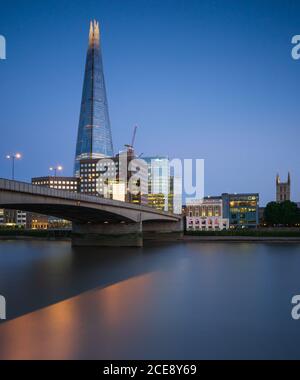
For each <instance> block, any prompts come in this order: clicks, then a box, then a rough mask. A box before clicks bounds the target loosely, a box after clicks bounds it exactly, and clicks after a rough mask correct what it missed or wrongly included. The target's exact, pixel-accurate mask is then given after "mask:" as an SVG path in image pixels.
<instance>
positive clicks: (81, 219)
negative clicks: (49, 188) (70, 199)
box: [0, 203, 134, 223]
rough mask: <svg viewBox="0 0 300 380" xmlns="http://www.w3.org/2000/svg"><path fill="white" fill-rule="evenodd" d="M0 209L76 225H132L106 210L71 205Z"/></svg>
mask: <svg viewBox="0 0 300 380" xmlns="http://www.w3.org/2000/svg"><path fill="white" fill-rule="evenodd" d="M0 208H6V209H10V210H22V211H26V212H33V213H37V214H42V215H48V216H53V217H57V218H61V219H65V220H69V221H71V222H77V223H88V222H89V223H104V222H108V223H117V222H125V223H133V222H134V220H132V219H130V218H127V217H125V216H123V215H119V214H115V213H112V212H108V211H106V210H101V209H95V208H89V207H84V206H78V205H76V206H73V205H62V204H59V205H55V204H47V203H43V204H36V203H32V204H30V203H28V204H15V203H14V204H0Z"/></svg>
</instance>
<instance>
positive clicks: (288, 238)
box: [184, 228, 300, 244]
mask: <svg viewBox="0 0 300 380" xmlns="http://www.w3.org/2000/svg"><path fill="white" fill-rule="evenodd" d="M184 240H185V241H199V242H209V241H213V242H230V243H232V242H253V243H255V242H270V243H298V244H299V243H300V229H299V228H280V229H276V228H259V229H248V230H247V229H245V230H223V231H186V232H185V234H184Z"/></svg>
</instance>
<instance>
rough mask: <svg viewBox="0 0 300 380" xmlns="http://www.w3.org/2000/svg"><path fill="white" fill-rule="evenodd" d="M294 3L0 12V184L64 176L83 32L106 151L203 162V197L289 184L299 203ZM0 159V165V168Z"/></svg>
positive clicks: (72, 5) (4, 8)
mask: <svg viewBox="0 0 300 380" xmlns="http://www.w3.org/2000/svg"><path fill="white" fill-rule="evenodd" d="M299 14H300V2H299V1H297V0H295V1H287V0H281V1H279V0H270V1H266V0H265V1H264V0H260V1H246V0H244V1H238V0H236V1H230V0H228V1H225V0H224V1H221V0H207V1H204V0H203V1H200V0H198V1H195V0H185V1H183V0H159V1H157V0H147V1H146V0H139V1H133V0H109V1H108V0H97V1H92V0H85V1H80V0H73V1H71V0H70V1H66V0H60V1H56V0H52V1H50V0H43V1H39V2H37V1H32V0H26V1H25V0H23V1H20V0H14V1H6V0H0V34H1V35H4V36H5V38H6V41H7V60H6V61H3V60H2V61H0V130H1V139H0V176H1V177H8V176H9V175H10V166H9V162H7V161H5V159H4V157H5V155H6V154H7V153H10V152H14V151H20V152H22V154H23V156H24V157H23V159H22V161H20V162H18V163H17V167H16V176H17V178H18V179H22V180H30V178H31V177H32V176H39V175H47V174H48V173H49V172H48V167H49V166H51V165H54V164H56V163H60V164H62V165H63V166H64V174H65V175H71V174H72V169H73V160H74V151H75V142H76V134H77V127H78V118H79V110H80V101H81V92H82V81H83V74H84V64H85V55H86V49H87V39H88V27H89V20H90V19H92V18H95V19H97V20H98V21H99V22H100V24H101V29H102V52H103V60H104V70H105V77H106V87H107V93H108V101H109V109H110V118H111V125H112V133H113V140H114V146H115V150H118V149H120V148H122V146H123V144H124V143H128V142H129V141H130V140H131V135H132V131H133V125H134V124H138V125H139V126H140V128H139V130H138V133H137V138H136V149H137V151H138V152H139V153H142V152H143V153H144V155H151V156H152V155H156V154H158V155H168V156H170V157H179V158H204V159H205V192H206V194H207V195H213V194H219V193H221V192H259V193H260V195H261V203H262V204H264V203H266V202H267V201H269V200H272V199H274V196H275V194H274V192H275V185H274V184H275V175H276V173H277V172H280V174H281V175H282V177H284V178H285V177H286V175H287V171H288V170H290V171H291V173H292V182H293V191H292V192H293V199H294V200H296V201H300V165H299V161H300V158H299V153H298V151H299V137H300V132H299V117H298V109H299V93H300V60H299V61H295V60H293V59H292V58H291V48H292V45H291V38H292V36H293V35H295V34H300V21H299ZM1 157H2V158H1Z"/></svg>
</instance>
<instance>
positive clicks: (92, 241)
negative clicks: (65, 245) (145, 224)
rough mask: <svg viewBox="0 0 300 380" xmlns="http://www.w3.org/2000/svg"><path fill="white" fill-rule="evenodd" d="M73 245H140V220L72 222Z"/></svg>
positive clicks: (141, 241)
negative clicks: (95, 222) (133, 221)
mask: <svg viewBox="0 0 300 380" xmlns="http://www.w3.org/2000/svg"><path fill="white" fill-rule="evenodd" d="M72 245H73V246H103V247H109V246H119V247H142V246H143V236H142V222H137V223H120V222H119V223H116V222H114V223H98V224H94V223H74V222H73V227H72Z"/></svg>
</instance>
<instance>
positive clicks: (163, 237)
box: [143, 218, 183, 241]
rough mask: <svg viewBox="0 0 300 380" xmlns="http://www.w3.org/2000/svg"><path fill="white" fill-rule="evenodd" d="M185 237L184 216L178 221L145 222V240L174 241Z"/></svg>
mask: <svg viewBox="0 0 300 380" xmlns="http://www.w3.org/2000/svg"><path fill="white" fill-rule="evenodd" d="M182 238H183V218H182V219H180V220H179V221H178V222H165V221H151V222H143V240H144V241H174V240H180V239H182Z"/></svg>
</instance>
